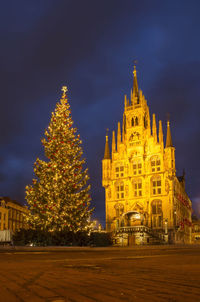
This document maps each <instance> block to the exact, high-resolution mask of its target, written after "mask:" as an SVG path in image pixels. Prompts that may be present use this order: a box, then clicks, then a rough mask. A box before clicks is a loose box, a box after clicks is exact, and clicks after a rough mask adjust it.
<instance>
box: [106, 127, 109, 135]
mask: <svg viewBox="0 0 200 302" xmlns="http://www.w3.org/2000/svg"><path fill="white" fill-rule="evenodd" d="M108 131H109V129H108V128H107V129H106V136H108Z"/></svg>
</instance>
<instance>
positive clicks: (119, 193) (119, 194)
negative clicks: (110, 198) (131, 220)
mask: <svg viewBox="0 0 200 302" xmlns="http://www.w3.org/2000/svg"><path fill="white" fill-rule="evenodd" d="M116 198H117V199H123V198H124V183H123V181H122V182H120V183H117V184H116Z"/></svg>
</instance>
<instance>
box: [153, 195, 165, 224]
mask: <svg viewBox="0 0 200 302" xmlns="http://www.w3.org/2000/svg"><path fill="white" fill-rule="evenodd" d="M151 214H152V226H153V227H154V228H157V227H159V228H161V227H162V221H163V212H162V201H161V200H154V201H152V203H151Z"/></svg>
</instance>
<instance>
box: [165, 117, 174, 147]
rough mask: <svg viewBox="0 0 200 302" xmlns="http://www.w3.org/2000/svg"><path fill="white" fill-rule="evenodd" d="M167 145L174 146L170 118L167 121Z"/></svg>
mask: <svg viewBox="0 0 200 302" xmlns="http://www.w3.org/2000/svg"><path fill="white" fill-rule="evenodd" d="M165 147H166V148H168V147H173V144H172V135H171V130H170V122H169V120H168V121H167V139H166V146H165Z"/></svg>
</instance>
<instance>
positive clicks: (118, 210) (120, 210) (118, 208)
mask: <svg viewBox="0 0 200 302" xmlns="http://www.w3.org/2000/svg"><path fill="white" fill-rule="evenodd" d="M114 208H115V211H116V217H117V218H119V217H120V216H121V215H122V214H123V213H124V206H123V204H121V203H117V204H116V205H115V206H114Z"/></svg>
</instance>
